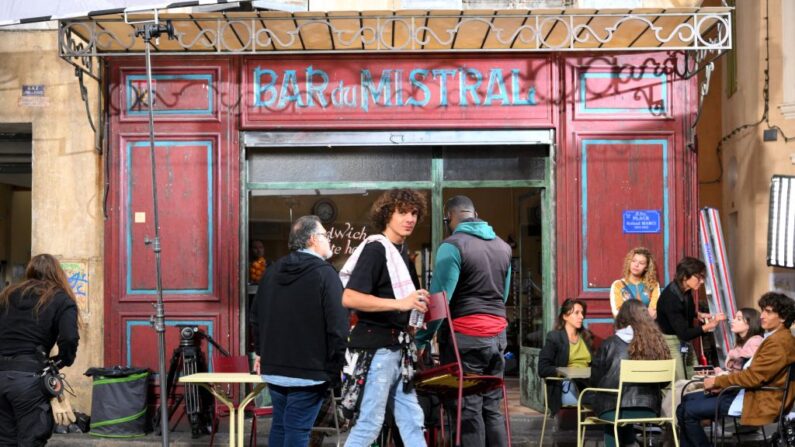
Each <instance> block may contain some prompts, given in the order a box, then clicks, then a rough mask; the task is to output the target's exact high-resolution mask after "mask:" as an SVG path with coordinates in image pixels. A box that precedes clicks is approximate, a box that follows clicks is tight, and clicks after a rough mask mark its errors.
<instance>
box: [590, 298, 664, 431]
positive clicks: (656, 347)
mask: <svg viewBox="0 0 795 447" xmlns="http://www.w3.org/2000/svg"><path fill="white" fill-rule="evenodd" d="M615 328H616V334H615V335H613V336H611V337H609V338H608V339H607V340H605V341H604V343H602V346H601V347H600V348H599V351H597V353H596V356H595V357H594V360H593V363H592V364H591V386H593V387H596V388H613V389H615V388H618V378H619V371H620V370H621V360H666V359H670V358H671V353H670V351H669V350H668V345H667V344H666V343H665V339H664V338H663V334H662V332H660V329H658V328H657V325H656V324H655V323H654V320H652V318H651V316H650V315H649V312H648V310H647V309H646V306H644V305H643V303H642V302H640V301H638V300H630V301H627V302H625V303H624V304H623V305H622V306H621V310H619V311H618V315H617V316H616V321H615ZM661 400H662V388H661V385H656V384H655V385H650V384H638V385H627V386H625V387H624V390H623V393H622V396H621V415H620V416H621V417H624V418H626V417H632V418H642V417H655V416H657V415H658V414H659V412H660V401H661ZM592 406H593V410H594V413H596V414H598V415H599V417H600V418H602V419H607V420H613V419H615V418H616V395H615V394H609V393H595V394H594V397H593V403H592ZM618 436H619V440H618V445H621V446H632V445H635V435H634V433H633V432H632V426H631V425H627V426H624V427H619V428H618ZM615 445H616V440H615V439H614V438H613V427H612V426H605V446H606V447H614V446H615Z"/></svg>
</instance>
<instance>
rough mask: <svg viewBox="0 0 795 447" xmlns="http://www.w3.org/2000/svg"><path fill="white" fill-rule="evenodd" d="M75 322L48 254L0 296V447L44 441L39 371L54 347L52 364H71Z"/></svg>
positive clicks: (47, 424) (46, 413) (46, 430)
mask: <svg viewBox="0 0 795 447" xmlns="http://www.w3.org/2000/svg"><path fill="white" fill-rule="evenodd" d="M77 322H78V316H77V303H76V301H75V296H74V294H73V293H72V289H71V288H70V287H69V282H68V281H67V279H66V274H64V271H63V270H62V269H61V265H60V264H59V263H58V261H57V260H56V259H55V258H54V257H53V256H52V255H48V254H41V255H36V256H34V257H33V258H32V259H31V260H30V262H29V263H28V266H27V269H26V271H25V280H24V281H22V282H21V283H18V284H13V285H11V286H9V287H7V288H6V289H5V290H3V292H2V293H1V294H0V445H24V446H42V445H45V444H46V443H47V440H48V439H49V438H50V435H52V427H53V422H54V421H53V415H52V409H51V407H50V403H49V402H48V401H49V400H50V399H51V398H53V396H51V395H49V394H46V393H45V391H44V387H43V386H42V378H41V372H42V370H43V369H44V367H45V364H46V360H47V357H48V356H49V353H50V351H51V350H52V348H53V346H55V345H56V344H57V345H58V355H57V356H55V358H54V360H55V362H56V364H58V365H59V366H70V365H71V364H72V363H74V361H75V355H76V354H77V343H78V340H79V339H80V337H79V335H78V330H77Z"/></svg>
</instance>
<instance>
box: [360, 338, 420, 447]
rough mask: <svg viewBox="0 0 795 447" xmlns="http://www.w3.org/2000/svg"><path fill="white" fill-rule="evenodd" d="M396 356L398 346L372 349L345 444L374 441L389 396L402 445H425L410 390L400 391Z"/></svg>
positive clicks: (366, 446)
mask: <svg viewBox="0 0 795 447" xmlns="http://www.w3.org/2000/svg"><path fill="white" fill-rule="evenodd" d="M400 357H401V351H400V350H395V351H392V350H389V349H385V348H382V349H379V350H377V351H376V352H375V355H374V356H373V360H372V362H371V363H370V370H369V371H368V372H367V381H366V383H365V384H364V391H363V393H364V394H362V402H361V405H360V407H359V418H358V419H357V420H356V424H355V425H354V426H353V428H352V429H351V432H350V434H348V440H347V441H345V447H369V446H370V445H371V444H372V443H373V441H375V439H376V438H377V437H378V434H379V433H380V432H381V426H383V424H384V415H385V414H386V404H387V401H389V400H390V399H391V400H392V403H393V406H394V410H393V411H394V416H395V423H396V424H397V426H398V429H399V430H400V437H401V439H402V440H403V445H406V446H411V447H424V446H425V445H426V444H425V433H424V431H423V424H424V422H425V416H424V415H423V413H422V408H421V407H420V404H419V402H417V394H416V393H415V392H414V390H411V391H410V392H408V393H406V392H403V381H402V377H401V375H400Z"/></svg>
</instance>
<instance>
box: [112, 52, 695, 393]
mask: <svg viewBox="0 0 795 447" xmlns="http://www.w3.org/2000/svg"><path fill="white" fill-rule="evenodd" d="M683 55H684V53H682V52H662V51H661V52H651V53H589V54H586V53H568V54H567V53H548V54H537V53H536V54H531V53H526V54H522V53H512V54H505V53H477V54H475V53H472V54H466V53H450V54H433V55H383V54H381V55H379V54H375V55H306V56H301V57H296V56H295V55H285V56H278V55H274V56H268V57H263V56H239V55H237V56H223V57H206V56H193V57H183V58H176V57H173V58H172V57H158V58H155V59H154V63H153V77H154V82H155V91H156V95H155V104H154V108H155V131H156V133H155V134H156V150H155V152H156V153H157V165H158V170H159V172H158V176H157V177H158V182H159V185H158V188H159V190H160V191H161V193H160V194H161V198H160V210H161V211H160V212H161V217H160V219H161V234H162V240H163V252H162V253H163V267H164V270H163V283H164V289H165V292H164V297H165V302H166V315H167V327H168V329H167V332H166V339H167V343H168V344H169V348H168V350H167V352H170V351H171V349H172V348H173V347H175V346H176V345H177V343H178V340H179V336H178V328H177V325H178V324H191V325H196V326H199V327H201V328H203V329H204V330H205V331H207V332H208V333H209V334H210V335H211V336H212V337H214V338H215V339H216V340H217V341H219V342H220V343H221V344H222V345H223V346H224V347H226V348H227V349H228V350H230V351H232V352H235V353H241V352H242V351H245V344H244V341H243V340H244V338H245V327H244V326H245V325H244V324H242V322H243V321H244V319H245V308H246V306H245V302H246V298H245V297H246V290H245V288H246V281H245V280H241V278H244V277H245V276H246V275H247V272H246V271H245V267H246V258H247V256H246V254H245V252H244V250H245V248H246V247H247V246H248V239H249V237H248V235H247V234H246V233H247V232H248V231H249V228H248V226H247V218H248V212H247V207H248V205H247V203H249V202H248V201H249V200H252V199H251V197H253V196H250V195H249V193H250V191H249V189H250V188H251V186H247V185H249V184H259V183H256V182H252V180H251V178H249V177H250V176H251V174H250V173H247V172H248V171H247V169H248V168H247V163H248V162H247V158H246V157H247V155H246V154H247V151H246V147H245V140H246V138H247V135H248V134H250V135H253V134H256V133H257V132H265V133H267V134H268V135H270V136H271V137H272V135H274V134H280V133H281V132H287V133H285V135H290V136H291V137H292V138H293V140H290V141H286V142H284V144H283V145H282V146H283V147H284V148H287V149H289V150H290V151H293V152H291V153H295V154H300V152H301V151H302V145H301V144H299V143H300V142H298V141H295V138H296V135H316V134H319V133H334V132H337V131H345V132H349V133H347V134H345V135H346V138H349V141H347V142H346V145H347V146H357V138H358V136H366V135H370V134H372V133H383V132H386V133H388V134H390V137H389V138H391V140H390V141H391V142H392V143H394V144H393V146H395V149H394V150H398V151H399V150H400V148H399V146H400V144H399V143H402V142H403V141H402V140H401V139H402V138H405V136H404V132H405V135H426V136H428V135H430V137H429V138H431V139H434V138H437V136H438V135H442V136H443V138H452V139H453V140H455V138H456V137H455V134H456V133H457V132H460V133H461V134H464V133H466V132H469V133H472V132H475V133H478V132H482V133H483V134H484V135H490V134H491V132H495V131H503V132H504V131H510V132H525V131H543V132H548V135H550V138H549V141H543V142H539V141H533V142H529V143H528V144H529V145H532V146H533V147H540V146H543V147H546V149H544V151H543V153H542V154H541V158H543V159H544V163H545V165H544V166H545V168H544V171H543V172H542V178H541V179H540V180H539V179H535V180H534V179H530V180H528V181H529V182H530V183H527V185H531V186H534V185H535V186H539V187H540V189H543V190H544V191H545V195H544V197H545V199H544V200H545V202H544V203H545V205H544V207H543V209H544V212H545V214H544V216H543V218H542V220H543V225H544V227H545V229H544V230H543V237H542V238H541V239H540V240H541V244H542V245H543V246H542V247H540V248H539V249H538V256H539V257H540V258H542V262H543V263H544V264H545V265H544V268H543V274H542V275H541V276H542V280H541V285H542V288H543V308H544V309H543V312H542V313H543V319H544V323H545V325H544V329H548V328H549V325H550V320H551V316H552V315H553V314H554V312H555V310H556V307H557V305H558V303H560V302H562V301H563V300H565V299H566V298H581V299H585V300H586V301H587V302H588V303H589V314H588V323H589V326H590V327H591V329H592V330H594V332H595V333H596V334H597V335H599V336H601V337H604V336H605V335H607V334H609V333H611V332H612V326H611V324H612V317H611V313H610V305H609V303H608V301H607V293H608V292H607V290H608V288H609V287H610V284H611V283H612V281H613V280H615V279H616V278H617V277H618V275H620V272H621V267H622V262H623V257H624V255H625V253H626V252H627V251H628V249H630V248H632V247H634V246H638V245H642V246H646V247H649V248H650V249H651V250H652V252H653V253H655V254H656V256H657V263H658V276H659V278H658V279H659V281H660V282H661V283H663V285H664V283H665V282H667V281H668V280H670V279H671V276H672V273H673V269H674V266H675V264H676V261H677V260H678V259H679V258H680V257H681V256H683V255H685V254H694V253H695V252H696V238H697V236H696V231H695V219H694V216H695V213H696V207H697V200H696V199H697V197H696V191H697V189H696V182H697V179H696V154H695V153H694V152H693V151H692V150H690V149H689V148H688V138H690V133H689V132H690V129H691V125H692V123H693V120H694V118H695V114H696V111H697V108H698V94H697V84H696V81H695V79H694V78H693V79H684V78H682V77H681V76H680V75H678V74H677V70H676V67H677V64H681V62H682V59H683ZM106 74H107V78H108V79H109V81H108V89H107V92H108V106H107V111H108V115H109V125H110V132H109V144H110V151H109V154H110V155H109V157H110V160H109V164H110V168H109V178H108V180H109V195H108V198H109V207H108V209H109V210H110V213H109V218H108V220H107V223H106V227H105V229H106V232H105V235H106V236H105V240H106V245H105V246H106V249H105V250H106V255H105V272H106V280H105V324H106V330H105V348H104V350H105V362H106V364H133V365H140V366H149V367H152V368H153V369H154V368H155V366H156V365H157V357H156V355H157V354H156V350H155V349H154V346H155V342H156V335H155V332H154V331H153V330H152V329H151V327H150V325H149V317H150V315H151V314H152V307H151V302H152V301H153V299H154V293H155V276H154V255H153V254H152V252H151V250H149V248H148V247H147V246H146V245H145V244H144V241H145V239H146V238H151V236H152V235H153V233H154V229H153V227H152V223H151V221H152V219H151V207H152V205H151V183H150V182H151V180H150V172H149V170H150V166H149V158H148V157H149V155H148V154H149V153H148V148H149V145H148V140H147V138H148V134H147V115H146V104H147V101H148V98H147V97H146V93H145V92H146V89H145V88H144V86H145V82H146V81H145V76H144V74H145V68H144V64H143V61H142V60H140V59H131V58H121V57H119V58H113V57H110V58H108V59H107V69H106ZM451 131H452V132H451ZM418 132H419V133H418ZM440 132H441V133H440ZM440 138H442V137H440ZM434 141H437V140H434ZM481 143H482V144H480V146H478V148H480V149H479V150H480V151H485V153H486V154H488V151H489V145H488V144H487V142H485V143H484V142H481ZM440 144H444V143H440ZM451 144H452V143H451ZM516 147H518V148H519V149H518V150H519V151H521V147H522V144H521V143H520V144H519V145H518V146H516ZM288 152H289V151H288ZM357 153H359V154H366V153H367V152H366V151H364V152H357ZM321 156H323V155H321ZM325 156H328V157H330V158H329V160H331V158H333V157H334V156H335V155H334V154H333V153H329V154H327V155H325ZM365 156H366V155H365ZM444 157H445V156H442V158H444ZM437 158H438V157H437ZM518 163H519V164H522V163H523V161H522V159H521V156H519V157H518ZM274 169H275V170H276V171H278V169H279V167H278V166H275V168H274ZM313 179H314V177H312V175H309V174H307V182H308V183H306V184H307V185H309V187H314V186H312V185H315V183H312V182H313ZM434 182H435V180H434V178H433V176H431V178H430V179H429V180H428V181H425V180H422V181H420V183H418V184H421V185H426V186H427V187H428V189H429V191H434V190H435V189H434V188H438V189H439V190H441V189H442V188H444V186H438V185H436V184H435V183H434ZM533 182H535V183H533ZM276 183H278V182H275V183H273V184H276ZM470 183H471V186H473V187H475V186H485V187H488V186H489V183H488V182H484V181H480V182H479V179H477V178H472V177H470ZM265 184H266V183H261V184H259V185H260V186H262V185H265ZM362 185H364V186H362V187H366V188H376V186H373V182H372V181H370V182H363V183H362ZM390 185H392V183H389V182H386V183H384V184H382V185H380V186H378V188H386V187H389V186H390ZM451 185H453V186H454V187H456V188H461V187H465V186H467V184H466V182H462V181H459V182H457V183H456V182H453V183H451ZM516 185H519V183H516ZM522 185H524V184H522ZM346 186H350V184H347V183H346ZM492 186H493V185H492ZM261 189H266V187H265V186H262V188H261ZM318 194H319V193H318ZM440 194H441V193H440ZM439 197H441V195H440V196H439ZM436 206H438V204H436ZM433 209H437V208H432V210H433ZM627 210H653V211H656V212H657V215H658V216H659V220H658V221H657V224H658V228H657V229H656V230H655V231H647V232H643V233H637V234H633V233H627V232H626V231H624V230H625V229H623V228H622V223H623V220H622V213H623V212H625V211H627ZM290 211H291V212H292V207H291V208H290ZM516 213H517V216H518V217H517V219H519V222H520V227H521V228H525V227H522V226H521V221H522V219H525V217H522V216H523V213H525V211H524V210H522V211H519V212H516ZM437 218H438V217H437ZM508 219H509V220H510V219H512V218H508ZM430 225H431V227H434V228H435V229H433V228H432V229H430V230H429V231H430V232H431V233H432V234H433V237H432V238H431V239H432V240H433V241H437V240H438V239H439V238H440V237H441V233H440V229H439V228H440V227H439V224H438V223H431V224H430ZM523 231H524V230H523ZM530 231H532V230H530ZM511 234H512V235H514V233H511ZM514 237H516V236H514ZM434 246H435V245H434ZM432 248H433V247H431V249H432ZM534 256H535V255H534ZM539 271H540V270H539ZM519 293H520V294H521V292H519ZM519 344H520V345H523V343H522V342H519ZM208 348H209V347H208ZM212 351H213V349H212V348H209V353H210V354H212ZM531 351H532V350H531ZM531 351H528V352H529V354H527V356H524V355H523V367H522V370H521V373H520V374H521V375H523V376H524V380H523V381H527V382H528V383H527V386H528V389H530V388H535V387H534V386H533V385H532V384H530V383H529V382H532V381H533V380H534V378H533V377H532V376H533V375H534V374H533V373H532V370H533V368H534V367H533V366H532V358H533V354H532V352H531Z"/></svg>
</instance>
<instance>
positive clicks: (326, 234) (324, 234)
mask: <svg viewBox="0 0 795 447" xmlns="http://www.w3.org/2000/svg"><path fill="white" fill-rule="evenodd" d="M315 236H320V237H324V238H326V240H327V241H328V240H330V239H329V237H328V233H325V232H324V233H319V232H318V233H315Z"/></svg>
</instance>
